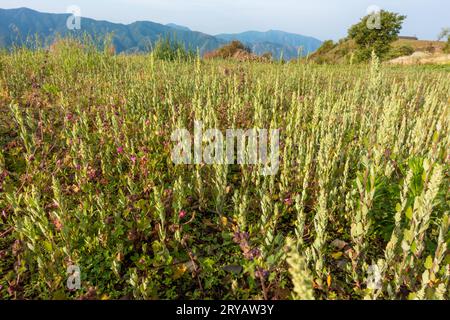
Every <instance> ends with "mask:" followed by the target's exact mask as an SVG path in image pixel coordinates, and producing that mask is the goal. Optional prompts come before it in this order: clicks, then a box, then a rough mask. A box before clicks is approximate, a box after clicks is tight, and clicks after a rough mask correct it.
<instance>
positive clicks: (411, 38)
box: [398, 36, 419, 40]
mask: <svg viewBox="0 0 450 320" xmlns="http://www.w3.org/2000/svg"><path fill="white" fill-rule="evenodd" d="M398 38H399V39H401V40H419V38H417V37H416V36H414V37H410V36H399V37H398Z"/></svg>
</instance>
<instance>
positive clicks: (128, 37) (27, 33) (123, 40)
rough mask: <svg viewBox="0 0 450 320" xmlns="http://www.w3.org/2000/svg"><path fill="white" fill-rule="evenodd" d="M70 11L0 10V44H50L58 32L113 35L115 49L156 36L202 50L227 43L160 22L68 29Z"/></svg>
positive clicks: (138, 47)
mask: <svg viewBox="0 0 450 320" xmlns="http://www.w3.org/2000/svg"><path fill="white" fill-rule="evenodd" d="M69 16H70V15H69V14H51V13H41V12H38V11H34V10H31V9H27V8H19V9H8V10H5V9H0V46H1V47H11V46H12V45H13V44H22V43H24V42H25V41H26V39H27V38H28V37H34V36H35V35H38V36H39V38H40V39H41V40H43V41H44V43H45V44H50V43H52V41H53V40H54V39H55V37H56V36H57V35H58V34H59V35H61V36H65V35H82V34H84V33H87V34H90V35H92V36H95V37H101V36H104V35H106V34H110V33H112V34H113V43H114V46H115V48H116V51H117V52H136V51H145V50H148V49H149V48H150V47H151V45H152V44H154V43H155V42H156V41H158V39H159V38H161V37H162V38H166V37H170V38H176V40H178V41H181V42H183V43H184V44H185V46H186V47H187V48H188V47H190V48H192V49H196V48H199V49H200V52H201V53H204V52H207V51H211V50H214V49H216V48H218V47H220V46H222V45H224V44H225V43H226V41H224V40H220V39H217V38H215V37H213V36H210V35H207V34H204V33H201V32H194V31H190V30H183V29H180V28H173V27H170V26H165V25H162V24H159V23H154V22H149V21H139V22H134V23H131V24H128V25H125V24H120V23H111V22H107V21H97V20H93V19H89V18H82V19H81V30H69V29H68V28H67V26H66V23H67V19H68V18H69Z"/></svg>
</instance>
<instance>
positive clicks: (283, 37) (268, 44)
mask: <svg viewBox="0 0 450 320" xmlns="http://www.w3.org/2000/svg"><path fill="white" fill-rule="evenodd" d="M216 37H217V38H220V39H222V40H225V41H232V40H239V41H241V42H242V43H244V44H245V45H247V46H248V47H250V48H251V49H252V50H253V52H254V53H256V54H263V53H264V52H267V51H269V52H272V54H273V55H274V57H276V58H278V57H280V54H281V52H282V51H283V56H284V58H286V59H292V58H295V57H297V54H298V53H299V52H301V53H302V54H303V55H306V54H308V53H311V52H314V51H316V50H317V49H318V48H319V47H320V46H321V44H322V41H320V40H318V39H316V38H312V37H307V36H302V35H299V34H294V33H288V32H283V31H277V30H269V31H267V32H258V31H247V32H243V33H237V34H219V35H216Z"/></svg>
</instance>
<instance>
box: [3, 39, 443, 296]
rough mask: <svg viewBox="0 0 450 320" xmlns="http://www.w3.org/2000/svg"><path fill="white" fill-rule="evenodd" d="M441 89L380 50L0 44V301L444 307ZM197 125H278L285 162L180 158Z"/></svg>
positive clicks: (433, 77) (432, 76) (438, 72)
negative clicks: (262, 168) (342, 56)
mask: <svg viewBox="0 0 450 320" xmlns="http://www.w3.org/2000/svg"><path fill="white" fill-rule="evenodd" d="M449 92H450V76H449V71H448V69H445V68H444V67H442V68H439V67H436V68H431V67H414V66H411V67H389V66H381V65H380V64H379V63H378V61H377V60H376V59H373V61H372V63H371V64H370V65H360V66H355V65H354V66H345V65H343V66H326V65H314V64H307V63H306V64H291V63H290V64H278V63H261V62H242V63H237V62H232V61H223V60H210V61H203V60H200V59H194V60H192V61H172V62H168V61H164V60H158V59H155V58H154V57H153V56H152V55H136V56H115V55H111V54H108V53H103V52H101V51H97V50H95V49H93V48H90V47H83V46H78V47H77V46H70V45H64V44H61V45H60V46H56V47H53V48H52V50H51V52H48V51H44V50H36V51H29V50H22V49H18V50H16V51H15V52H14V53H10V54H9V53H2V54H0V108H1V112H0V173H1V174H0V213H1V217H0V256H1V260H0V298H2V299H23V298H25V299H31V298H33V299H45V298H47V299H62V298H66V299H210V298H216V299H312V298H315V299H363V298H368V299H377V298H378V299H448V287H449V273H450V270H449V263H450V255H449V253H448V249H447V246H448V243H449V235H450V234H449V228H448V227H449V215H448V214H449V210H450V193H449V186H450V183H449V182H450V180H449V179H450V178H449V169H450V166H449V165H450V154H449V150H450V112H449V111H450V110H449V103H450V101H449V98H450V97H449ZM194 121H202V122H203V124H204V126H205V127H207V128H218V129H220V130H221V131H222V132H224V131H225V130H226V129H228V128H242V129H248V128H266V129H275V128H276V129H280V130H281V131H280V132H281V133H280V167H279V171H278V173H277V174H276V175H272V176H262V175H260V174H259V170H258V167H257V166H255V165H237V164H236V165H219V164H216V165H205V164H199V165H175V164H174V163H173V162H172V160H171V151H172V148H173V143H172V141H171V133H172V132H173V131H174V130H175V129H177V128H187V129H188V130H189V131H192V130H193V123H194ZM74 266H75V267H77V268H79V271H80V273H79V274H80V283H79V284H80V288H79V289H77V287H75V288H74V287H70V284H75V285H76V284H77V282H76V279H75V281H73V282H71V281H72V280H74V278H73V277H74V276H77V274H73V273H71V272H72V271H70V270H73V268H72V269H70V268H71V267H74ZM68 268H69V273H68ZM68 282H69V283H68ZM68 284H69V288H68Z"/></svg>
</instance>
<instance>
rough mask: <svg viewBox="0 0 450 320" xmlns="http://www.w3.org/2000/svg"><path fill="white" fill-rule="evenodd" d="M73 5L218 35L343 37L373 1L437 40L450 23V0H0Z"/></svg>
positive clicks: (51, 7)
mask: <svg viewBox="0 0 450 320" xmlns="http://www.w3.org/2000/svg"><path fill="white" fill-rule="evenodd" d="M72 5H76V6H78V7H79V8H80V9H81V15H82V16H84V17H89V18H93V19H97V20H108V21H111V22H119V23H131V22H134V21H143V20H147V21H153V22H158V23H163V24H166V23H176V24H179V25H184V26H187V27H189V28H191V29H192V30H196V31H201V32H205V33H208V34H213V35H214V34H218V33H237V32H243V31H249V30H255V31H267V30H282V31H286V32H292V33H298V34H303V35H307V36H313V37H316V38H318V39H320V40H327V39H332V40H338V39H340V38H342V37H344V36H346V34H347V30H348V28H349V27H350V26H351V25H352V24H354V23H356V22H358V21H359V19H360V18H361V17H362V16H364V15H366V14H367V10H368V8H369V7H371V6H373V5H376V6H378V7H379V8H381V9H385V10H389V11H394V12H398V13H401V14H404V15H407V16H408V17H407V19H406V21H405V23H404V25H403V30H402V31H401V35H406V36H417V37H419V38H420V39H425V40H435V39H436V38H437V35H438V34H439V32H440V30H441V29H442V28H443V27H450V1H449V0H80V1H76V0H58V1H55V0H0V8H3V9H7V8H18V7H28V8H31V9H35V10H38V11H43V12H52V13H65V12H66V11H67V8H68V7H70V6H72Z"/></svg>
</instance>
